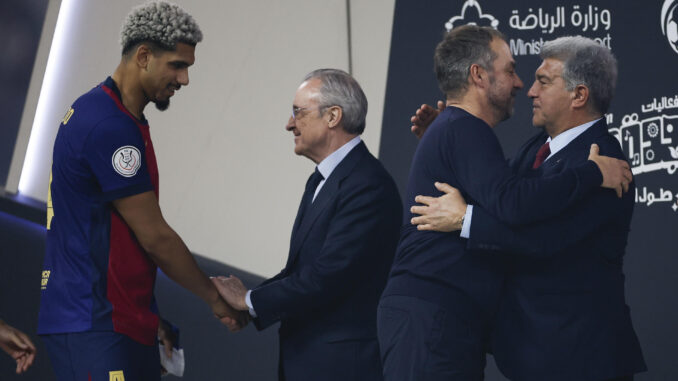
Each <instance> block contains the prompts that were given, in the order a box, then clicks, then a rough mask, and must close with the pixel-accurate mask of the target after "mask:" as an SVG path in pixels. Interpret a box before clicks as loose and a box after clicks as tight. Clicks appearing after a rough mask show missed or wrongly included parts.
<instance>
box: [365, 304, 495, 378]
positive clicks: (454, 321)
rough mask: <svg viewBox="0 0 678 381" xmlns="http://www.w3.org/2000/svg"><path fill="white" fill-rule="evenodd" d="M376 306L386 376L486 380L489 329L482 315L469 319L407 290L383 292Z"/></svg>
mask: <svg viewBox="0 0 678 381" xmlns="http://www.w3.org/2000/svg"><path fill="white" fill-rule="evenodd" d="M460 308H463V306H460ZM377 311H378V312H377V330H378V338H379V347H380V350H381V358H382V364H383V367H384V380H385V381H415V380H427V381H436V380H441V381H442V380H445V381H452V380H454V381H478V380H483V377H484V373H483V371H484V368H485V352H486V349H487V347H486V343H487V337H488V330H487V325H486V324H484V323H483V322H482V321H481V320H482V319H478V320H476V321H469V320H470V319H465V318H462V317H460V316H459V314H458V313H456V312H455V311H454V310H452V309H451V308H443V307H442V306H439V305H437V304H435V303H431V302H428V301H425V300H422V299H419V298H415V297H409V296H385V297H383V298H382V299H381V301H380V303H379V308H378V310H377Z"/></svg>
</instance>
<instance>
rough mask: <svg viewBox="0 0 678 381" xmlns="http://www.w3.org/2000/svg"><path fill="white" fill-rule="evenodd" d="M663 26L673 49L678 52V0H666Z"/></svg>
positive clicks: (663, 11)
mask: <svg viewBox="0 0 678 381" xmlns="http://www.w3.org/2000/svg"><path fill="white" fill-rule="evenodd" d="M661 26H662V33H663V34H664V36H666V39H667V40H668V42H669V45H671V49H673V51H674V52H676V53H678V0H664V5H662V15H661Z"/></svg>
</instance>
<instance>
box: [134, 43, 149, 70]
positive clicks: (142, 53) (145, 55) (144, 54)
mask: <svg viewBox="0 0 678 381" xmlns="http://www.w3.org/2000/svg"><path fill="white" fill-rule="evenodd" d="M152 55H153V52H152V51H151V49H149V47H148V46H146V45H145V44H140V45H139V47H137V51H136V52H134V62H135V63H136V64H137V66H138V67H139V68H142V69H146V68H147V67H148V63H149V62H150V60H151V56H152Z"/></svg>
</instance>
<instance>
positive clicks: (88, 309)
mask: <svg viewBox="0 0 678 381" xmlns="http://www.w3.org/2000/svg"><path fill="white" fill-rule="evenodd" d="M151 190H153V191H155V193H156V196H157V193H158V168H157V163H156V160H155V153H154V151H153V143H152V142H151V137H150V134H149V127H148V123H147V122H146V121H145V120H138V119H136V118H135V117H134V116H133V115H132V114H130V113H129V111H127V109H126V108H125V107H124V106H123V104H122V102H121V97H120V92H119V90H118V89H117V87H116V85H115V82H114V81H113V80H112V79H111V78H110V77H109V78H107V79H106V81H104V82H103V83H101V84H100V85H99V86H97V87H95V88H94V89H92V90H91V91H89V92H88V93H86V94H84V95H83V96H81V97H80V98H78V99H77V100H76V101H75V103H73V105H72V106H71V108H70V110H69V111H68V112H67V113H66V116H65V117H64V119H63V121H62V123H61V125H60V126H59V131H58V134H57V137H56V141H55V143H54V155H53V162H52V173H51V178H50V190H49V196H48V216H47V249H46V255H45V263H44V268H43V272H42V287H41V289H42V291H41V292H42V297H41V300H40V315H39V323H38V333H39V334H52V333H66V332H84V331H114V332H118V333H122V334H125V335H127V336H129V337H131V338H132V339H134V340H136V341H138V342H140V343H142V344H146V345H153V344H155V340H156V335H157V328H158V315H157V308H156V306H155V301H154V298H153V286H154V283H155V276H156V265H155V263H154V262H153V261H151V259H150V258H149V257H148V255H147V254H146V253H145V251H144V250H143V248H142V247H141V246H140V245H139V243H138V242H137V240H136V238H135V237H134V234H133V233H132V231H131V230H130V228H129V227H128V226H127V225H126V224H125V222H124V220H123V219H122V218H121V217H120V215H119V214H118V213H117V212H116V210H115V209H114V207H113V204H112V201H113V200H116V199H119V198H123V197H128V196H132V195H135V194H139V193H143V192H147V191H151Z"/></svg>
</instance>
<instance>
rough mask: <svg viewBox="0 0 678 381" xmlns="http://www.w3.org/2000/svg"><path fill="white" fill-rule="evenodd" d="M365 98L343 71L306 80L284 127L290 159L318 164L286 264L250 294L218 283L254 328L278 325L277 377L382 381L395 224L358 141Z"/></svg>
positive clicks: (380, 178) (389, 187) (392, 191)
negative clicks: (381, 336) (381, 319)
mask: <svg viewBox="0 0 678 381" xmlns="http://www.w3.org/2000/svg"><path fill="white" fill-rule="evenodd" d="M366 113H367V99H366V98H365V95H364V94H363V91H362V90H361V89H360V86H359V85H358V83H357V82H356V81H355V80H354V79H353V78H352V77H351V76H350V75H348V74H346V73H345V72H343V71H340V70H333V69H322V70H316V71H314V72H312V73H310V74H308V75H307V76H306V78H305V80H304V82H303V83H302V84H301V86H300V87H299V89H298V90H297V92H296V96H295V98H294V104H293V108H292V116H291V117H290V119H289V122H288V124H287V127H286V128H287V130H288V131H290V132H292V133H293V134H294V142H295V149H294V150H295V153H296V154H298V155H303V156H306V157H308V158H309V159H311V160H312V161H313V162H314V163H316V164H317V165H318V166H317V168H316V171H315V173H314V174H313V175H311V177H310V178H309V181H308V183H307V185H306V192H305V193H304V197H303V198H302V201H301V205H300V206H299V212H298V214H297V218H296V220H295V223H294V227H293V229H292V238H291V242H290V251H289V257H288V259H287V264H286V266H285V268H284V269H283V270H282V271H281V272H280V273H279V274H278V275H276V276H275V277H273V278H271V279H268V280H266V281H265V282H264V283H262V284H261V285H259V286H257V287H255V288H254V289H253V290H251V291H248V290H247V289H246V288H245V287H244V286H243V285H242V283H241V282H240V281H239V280H238V279H237V278H235V277H230V278H219V279H216V278H215V280H214V281H215V284H216V285H217V288H218V289H219V291H220V292H221V294H222V295H223V296H224V298H225V299H226V300H227V301H228V302H229V303H230V304H232V305H233V307H235V308H236V309H240V310H249V311H250V314H251V315H252V316H253V317H254V323H255V325H256V326H257V328H258V329H264V328H266V327H268V326H270V325H272V324H273V323H276V322H280V366H279V377H280V379H281V380H337V381H346V380H381V379H382V374H381V362H380V359H379V349H378V344H377V339H376V310H377V302H378V300H379V296H380V295H381V292H382V290H383V288H384V284H385V283H386V277H387V276H388V270H389V268H390V266H391V263H392V261H393V254H394V252H395V247H396V243H397V241H398V231H399V227H400V225H399V224H400V219H401V203H400V196H399V195H398V190H397V188H396V185H395V183H394V182H393V179H392V178H391V176H390V175H389V174H388V173H387V172H386V170H385V169H384V167H383V166H382V165H381V163H380V162H379V161H378V160H377V159H376V158H375V157H374V156H372V155H371V154H370V152H369V151H368V150H367V147H366V146H365V144H364V143H363V142H362V141H361V140H360V137H359V135H360V134H361V133H362V132H363V130H364V128H365V114H366Z"/></svg>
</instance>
